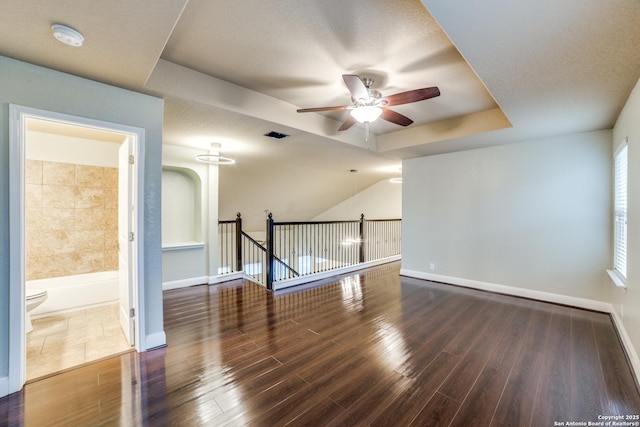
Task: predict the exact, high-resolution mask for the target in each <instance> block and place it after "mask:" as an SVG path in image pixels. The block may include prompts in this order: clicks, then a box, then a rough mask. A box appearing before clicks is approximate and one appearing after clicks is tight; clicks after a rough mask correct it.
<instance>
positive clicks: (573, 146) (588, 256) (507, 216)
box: [402, 131, 611, 301]
mask: <svg viewBox="0 0 640 427" xmlns="http://www.w3.org/2000/svg"><path fill="white" fill-rule="evenodd" d="M403 180H404V183H403V194H402V201H403V203H402V212H403V236H402V239H403V240H402V241H403V245H402V246H403V248H402V249H403V250H402V256H403V258H402V269H403V270H409V271H415V272H422V273H430V274H438V275H441V276H443V277H453V278H462V279H466V280H472V281H478V282H484V283H490V284H498V285H506V286H511V287H518V288H526V289H529V290H534V291H539V292H547V293H554V294H561V295H568V296H571V297H577V298H584V299H591V300H597V301H607V300H608V298H609V281H608V280H609V279H608V276H607V275H606V273H605V270H606V269H607V268H608V266H609V261H610V246H611V243H610V227H611V222H610V220H611V213H610V206H611V198H610V197H611V196H610V189H611V132H610V131H600V132H591V133H583V134H576V135H569V136H565V137H554V138H548V139H545V140H539V141H530V142H522V143H517V144H511V145H504V146H498V147H490V148H483V149H477V150H470V151H464V152H458V153H450V154H443V155H437V156H431V157H423V158H416V159H410V160H406V161H405V162H404V163H403ZM431 264H433V267H434V269H431V268H430V267H431Z"/></svg>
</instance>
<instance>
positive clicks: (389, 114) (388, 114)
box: [380, 108, 413, 126]
mask: <svg viewBox="0 0 640 427" xmlns="http://www.w3.org/2000/svg"><path fill="white" fill-rule="evenodd" d="M380 118H382V119H384V120H386V121H388V122H391V123H395V124H397V125H400V126H409V125H410V124H411V123H413V120H411V119H410V118H409V117H407V116H403V115H402V114H400V113H396V112H395V111H393V110H389V109H388V108H382V114H381V115H380Z"/></svg>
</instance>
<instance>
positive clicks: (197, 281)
mask: <svg viewBox="0 0 640 427" xmlns="http://www.w3.org/2000/svg"><path fill="white" fill-rule="evenodd" d="M205 283H209V277H207V276H201V277H191V278H189V279H181V280H173V281H170V282H162V290H163V291H166V290H169V289H180V288H188V287H189V286H195V285H203V284H205Z"/></svg>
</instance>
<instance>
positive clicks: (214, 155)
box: [196, 142, 236, 165]
mask: <svg viewBox="0 0 640 427" xmlns="http://www.w3.org/2000/svg"><path fill="white" fill-rule="evenodd" d="M220 148H221V145H220V144H219V143H217V142H214V143H212V144H211V148H210V149H209V154H198V155H197V156H196V160H198V161H199V162H202V163H208V164H210V165H232V164H234V163H235V162H236V161H235V160H234V159H232V158H231V157H225V156H223V155H222V153H221V152H220Z"/></svg>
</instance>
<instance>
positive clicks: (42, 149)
mask: <svg viewBox="0 0 640 427" xmlns="http://www.w3.org/2000/svg"><path fill="white" fill-rule="evenodd" d="M123 142H124V141H123ZM121 145H122V144H118V143H114V142H105V141H98V140H95V139H85V138H76V137H73V136H66V135H54V134H51V133H43V132H37V131H27V147H26V157H27V159H31V160H42V161H47V162H58V163H73V164H77V165H88V166H101V167H108V168H117V167H118V150H119V149H120V146H121Z"/></svg>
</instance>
